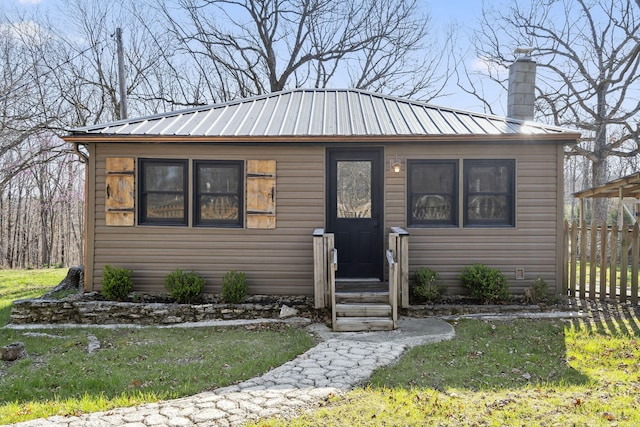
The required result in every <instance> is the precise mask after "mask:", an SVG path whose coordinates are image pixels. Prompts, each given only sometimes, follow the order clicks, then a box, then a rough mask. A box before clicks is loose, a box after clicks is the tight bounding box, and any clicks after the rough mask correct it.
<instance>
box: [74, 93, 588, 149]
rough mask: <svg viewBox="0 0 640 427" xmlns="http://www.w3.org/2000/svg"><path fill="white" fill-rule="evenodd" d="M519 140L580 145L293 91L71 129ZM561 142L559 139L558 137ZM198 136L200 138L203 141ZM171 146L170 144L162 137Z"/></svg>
mask: <svg viewBox="0 0 640 427" xmlns="http://www.w3.org/2000/svg"><path fill="white" fill-rule="evenodd" d="M465 135H475V136H483V135H484V136H497V135H501V136H516V135H529V136H531V137H535V138H539V137H541V136H543V138H542V139H547V138H545V137H544V136H547V137H548V138H550V139H558V138H561V139H569V140H571V139H574V140H575V139H577V138H578V137H579V134H578V133H577V132H576V131H573V130H568V129H564V128H560V127H555V126H548V125H544V124H540V123H534V122H524V121H520V120H515V119H510V118H504V117H498V116H493V115H488V114H479V113H472V112H468V111H462V110H455V109H451V108H443V107H437V106H433V105H430V104H426V103H423V102H419V101H412V100H407V99H401V98H396V97H391V96H386V95H381V94H376V93H370V92H365V91H362V90H356V89H294V90H288V91H283V92H275V93H270V94H266V95H261V96H256V97H253V98H247V99H238V100H235V101H230V102H226V103H222V104H213V105H208V106H203V107H198V108H192V109H188V110H181V111H172V112H168V113H163V114H157V115H152V116H147V117H138V118H131V119H126V120H120V121H117V122H112V123H105V124H97V125H92V126H86V127H81V128H76V129H72V130H71V131H70V135H69V136H67V137H65V138H64V139H65V140H67V141H72V142H78V141H79V140H81V139H84V138H87V137H88V138H87V139H86V140H90V139H93V138H92V137H98V139H101V138H99V137H100V136H102V137H108V139H109V140H114V139H115V138H114V137H117V136H121V137H165V138H166V137H179V138H181V139H188V138H189V137H196V139H201V138H211V139H220V138H223V139H238V138H260V137H262V138H264V137H271V138H283V137H293V138H309V137H311V138H313V137H325V138H326V137H358V136H359V137H371V136H373V137H391V138H393V137H417V136H440V137H449V136H451V137H455V136H465ZM554 136H555V138H554ZM198 137H199V138H198ZM163 139H164V138H163Z"/></svg>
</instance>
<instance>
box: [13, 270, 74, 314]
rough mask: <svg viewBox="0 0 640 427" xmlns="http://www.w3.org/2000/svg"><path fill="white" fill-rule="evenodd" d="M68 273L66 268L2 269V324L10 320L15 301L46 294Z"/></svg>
mask: <svg viewBox="0 0 640 427" xmlns="http://www.w3.org/2000/svg"><path fill="white" fill-rule="evenodd" d="M66 274H67V269H66V268H47V269H41V270H0V326H4V325H6V324H7V322H8V321H9V315H10V314H11V304H12V303H13V301H15V300H18V299H26V298H36V297H39V296H41V295H43V294H45V293H46V292H47V291H48V290H49V289H51V288H53V287H55V286H56V285H57V284H58V283H60V282H61V281H62V279H64V277H65V276H66Z"/></svg>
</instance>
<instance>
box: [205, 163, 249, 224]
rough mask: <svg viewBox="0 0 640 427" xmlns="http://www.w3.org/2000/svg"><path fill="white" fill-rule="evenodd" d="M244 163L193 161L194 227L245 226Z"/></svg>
mask: <svg viewBox="0 0 640 427" xmlns="http://www.w3.org/2000/svg"><path fill="white" fill-rule="evenodd" d="M242 177H243V171H242V162H237V161H235V162H232V161H229V162H225V161H196V162H194V199H195V206H194V213H193V215H194V219H193V223H194V225H200V226H217V227H241V226H242V217H243V215H242V213H243V211H242V209H243V206H242V200H243V197H242V196H243V193H244V192H243V188H242V183H243V179H242Z"/></svg>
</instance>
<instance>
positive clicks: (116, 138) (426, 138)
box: [62, 132, 580, 145]
mask: <svg viewBox="0 0 640 427" xmlns="http://www.w3.org/2000/svg"><path fill="white" fill-rule="evenodd" d="M578 138H580V134H579V133H569V132H561V133H560V132H559V133H553V134H549V133H546V134H541V133H531V134H496V135H486V134H462V135H349V136H346V135H329V136H327V135H318V136H316V135H307V136H299V135H296V136H216V137H211V136H193V135H120V134H111V135H105V134H93V133H77V134H71V135H67V136H64V137H63V138H62V139H63V140H64V141H66V142H69V143H74V144H77V143H80V144H91V143H165V144H166V143H182V144H184V143H198V144H266V143H270V144H286V145H289V144H296V143H306V144H309V143H311V144H318V143H321V144H345V143H358V144H364V143H366V144H382V143H422V144H442V143H449V144H468V143H474V144H512V143H536V144H557V145H570V144H575V143H577V140H578Z"/></svg>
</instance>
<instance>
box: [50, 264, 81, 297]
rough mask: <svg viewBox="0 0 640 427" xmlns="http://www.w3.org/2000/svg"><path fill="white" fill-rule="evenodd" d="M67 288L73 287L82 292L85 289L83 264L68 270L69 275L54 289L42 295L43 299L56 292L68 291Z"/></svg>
mask: <svg viewBox="0 0 640 427" xmlns="http://www.w3.org/2000/svg"><path fill="white" fill-rule="evenodd" d="M67 289H73V290H76V291H78V293H81V292H82V291H84V267H83V266H82V265H79V266H76V267H71V268H69V271H67V276H66V277H65V278H64V279H63V280H62V282H60V283H59V284H58V286H56V287H55V288H53V289H52V290H50V291H49V292H47V293H46V294H45V295H43V296H42V298H43V299H47V298H48V297H50V296H51V295H54V294H55V293H56V292H60V291H66V290H67Z"/></svg>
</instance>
